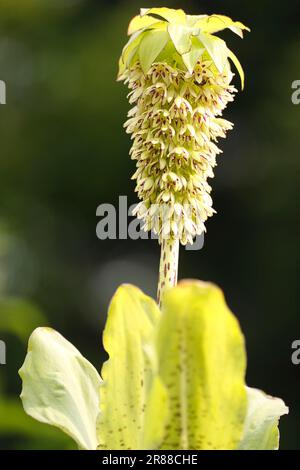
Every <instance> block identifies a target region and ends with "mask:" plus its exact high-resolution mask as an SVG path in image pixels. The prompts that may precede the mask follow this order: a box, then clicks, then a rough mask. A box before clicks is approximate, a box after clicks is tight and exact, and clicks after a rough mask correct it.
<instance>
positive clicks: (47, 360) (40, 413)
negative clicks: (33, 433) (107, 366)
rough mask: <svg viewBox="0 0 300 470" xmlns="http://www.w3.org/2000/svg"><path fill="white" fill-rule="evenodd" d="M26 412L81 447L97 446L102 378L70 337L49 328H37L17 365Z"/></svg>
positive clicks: (91, 447)
mask: <svg viewBox="0 0 300 470" xmlns="http://www.w3.org/2000/svg"><path fill="white" fill-rule="evenodd" d="M19 373H20V376H21V378H22V380H23V389H22V394H21V398H22V401H23V406H24V409H25V411H26V413H27V414H28V415H30V416H32V417H33V418H35V419H37V420H38V421H41V422H42V423H47V424H51V425H52V426H56V427H58V428H60V429H61V430H62V431H64V432H65V433H66V434H68V435H69V436H70V437H72V438H73V439H74V440H75V442H76V443H77V444H78V446H79V447H80V448H81V449H89V450H92V449H96V448H97V436H96V419H97V415H98V413H99V388H100V383H101V379H100V376H99V374H98V372H97V371H96V369H95V368H94V367H93V366H92V364H90V363H89V362H88V361H87V360H86V359H85V358H84V357H83V356H82V355H81V354H80V352H79V351H78V350H77V349H76V348H75V347H74V346H73V345H72V344H71V343H69V341H67V340H66V339H64V338H63V336H61V335H60V334H59V333H57V332H56V331H54V330H52V329H51V328H37V329H36V330H35V331H34V332H33V333H32V335H31V337H30V339H29V344H28V353H27V356H26V359H25V362H24V364H23V366H22V368H21V369H20V372H19Z"/></svg>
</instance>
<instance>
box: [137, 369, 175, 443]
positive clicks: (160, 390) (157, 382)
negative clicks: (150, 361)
mask: <svg viewBox="0 0 300 470" xmlns="http://www.w3.org/2000/svg"><path fill="white" fill-rule="evenodd" d="M168 416H169V401H168V393H167V390H166V387H165V386H164V385H163V383H162V381H161V379H160V378H159V377H158V376H154V378H153V382H152V385H151V388H150V392H149V395H148V399H147V406H146V412H145V421H144V431H143V445H142V447H143V449H148V450H151V449H157V448H158V447H159V446H160V445H161V443H162V441H163V438H164V435H165V428H166V424H167V419H168Z"/></svg>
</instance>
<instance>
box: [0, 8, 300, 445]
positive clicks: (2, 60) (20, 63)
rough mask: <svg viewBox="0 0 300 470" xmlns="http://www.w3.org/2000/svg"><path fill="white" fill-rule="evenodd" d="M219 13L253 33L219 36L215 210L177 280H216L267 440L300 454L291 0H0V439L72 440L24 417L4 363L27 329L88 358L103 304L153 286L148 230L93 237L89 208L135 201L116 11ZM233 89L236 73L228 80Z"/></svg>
mask: <svg viewBox="0 0 300 470" xmlns="http://www.w3.org/2000/svg"><path fill="white" fill-rule="evenodd" d="M150 6H169V7H175V8H177V7H183V8H184V9H185V10H186V11H187V12H188V13H194V14H201V13H223V14H226V15H229V16H231V17H233V18H234V19H239V20H241V21H243V22H244V23H245V24H247V25H249V26H250V27H251V29H252V32H251V34H247V35H246V38H245V39H244V41H240V40H239V38H237V37H233V35H232V34H227V33H224V34H223V35H222V36H223V37H224V38H225V39H226V40H228V42H229V44H230V46H231V48H232V49H233V50H234V51H235V52H236V53H237V55H238V56H239V58H240V60H241V62H242V64H243V65H244V68H245V71H246V88H245V91H244V92H243V93H240V94H239V95H238V96H237V98H236V100H235V102H234V103H233V104H232V105H231V106H230V107H229V109H228V110H227V111H226V112H225V117H227V118H228V119H229V120H231V121H233V122H234V123H235V128H234V130H233V131H232V132H231V133H229V135H228V138H227V140H226V142H222V143H221V146H222V148H223V150H224V154H223V155H222V156H221V157H220V158H219V166H218V168H217V171H216V178H215V180H214V181H213V187H214V194H213V197H214V207H215V208H216V210H217V215H216V216H215V217H213V218H212V219H211V220H210V221H209V222H208V224H207V229H208V233H207V235H206V238H205V245H204V248H203V249H202V250H201V251H184V250H182V251H181V261H180V277H181V278H184V277H195V278H200V279H203V280H212V281H214V282H216V283H218V284H219V285H220V286H221V287H222V288H223V289H224V291H225V295H226V298H227V301H228V303H229V305H230V307H231V308H232V310H233V311H234V312H235V313H236V315H237V316H238V318H239V320H240V322H241V325H242V328H243V331H244V333H245V336H246V340H247V351H248V373H247V380H248V383H249V385H251V386H256V387H259V388H262V389H263V390H265V391H267V392H268V393H270V394H274V395H276V396H280V397H282V398H283V399H284V400H285V401H286V403H287V404H288V405H289V406H290V415H289V416H287V417H284V418H283V419H282V421H281V436H282V437H281V448H283V449H300V436H299V432H298V426H299V424H300V399H299V391H300V365H299V366H298V367H297V366H294V365H292V363H291V353H292V350H291V343H292V341H293V340H294V339H299V337H300V315H299V305H300V299H299V294H300V289H299V265H300V259H299V253H300V250H299V247H298V242H299V233H298V229H299V209H298V203H299V196H300V187H299V170H300V159H299V144H300V105H298V106H296V105H293V104H292V102H291V94H292V89H291V84H292V82H293V81H294V80H296V79H298V80H299V79H300V54H299V49H300V31H299V17H300V4H299V2H297V1H296V0H294V1H289V2H286V4H285V5H284V6H283V4H282V2H273V1H271V0H251V1H250V0H249V1H243V2H241V1H238V0H224V1H217V0H216V1H208V0H206V1H204V0H203V1H202V0H201V1H196V0H194V1H185V2H183V1H181V2H180V1H169V2H167V3H166V2H163V1H161V2H160V3H159V4H157V3H156V2H152V1H148V0H147V4H146V5H144V4H141V3H139V2H137V1H130V0H127V1H117V0H114V1H112V0H109V1H107V2H104V1H95V0H94V1H92V0H22V1H20V0H0V79H2V80H4V81H5V82H6V86H7V104H6V105H4V106H0V142H1V157H0V339H2V340H5V341H6V344H7V365H5V366H3V365H2V366H0V448H1V449H24V448H26V449H46V448H47V449H48V448H49V449H56V448H72V443H71V442H70V441H69V440H68V439H67V438H65V437H64V436H63V435H62V434H61V433H60V432H58V431H55V430H53V429H50V428H48V427H47V426H44V425H40V424H38V423H35V422H34V421H33V420H31V419H30V418H28V417H26V416H25V414H24V413H23V410H22V407H21V404H20V401H19V399H18V395H19V393H20V386H21V384H20V379H19V377H18V375H17V370H18V369H19V367H20V366H21V364H22V362H23V360H24V357H25V352H26V343H27V340H28V336H29V334H30V332H31V331H32V330H33V328H35V327H36V326H38V325H45V324H48V325H51V326H52V327H54V328H55V329H57V330H59V331H60V332H61V333H62V334H64V335H65V336H66V337H67V338H68V339H69V340H70V341H72V342H73V343H74V344H75V345H76V346H77V347H78V348H79V349H80V351H81V352H82V353H83V354H84V355H85V356H86V357H88V358H89V359H90V360H91V361H92V362H93V364H94V365H95V366H96V367H97V368H99V367H100V364H101V362H102V360H103V357H104V355H103V351H102V347H101V331H102V328H103V325H104V322H105V317H106V311H107V306H108V302H109V299H110V297H111V295H112V294H113V292H114V290H115V289H116V287H117V286H118V285H119V284H120V283H121V282H124V281H126V282H132V283H135V284H137V285H138V286H140V287H141V288H142V289H144V290H145V291H146V292H147V293H149V294H151V295H153V296H154V295H155V290H156V281H157V270H158V260H159V248H158V246H157V243H156V242H155V241H150V240H149V241H147V240H146V241H145V240H144V241H143V240H138V241H130V240H111V241H100V240H98V239H97V237H96V224H97V222H98V220H99V219H97V217H96V208H97V206H98V205H99V204H101V203H103V202H110V203H114V204H116V203H117V202H118V196H119V195H128V196H129V203H134V202H136V200H135V195H134V191H133V190H134V185H133V183H132V182H131V181H130V176H131V174H132V173H133V170H134V163H133V162H131V161H130V159H129V157H128V151H129V147H130V140H129V138H128V136H127V135H126V134H125V132H124V130H123V128H122V123H123V122H124V121H125V118H126V112H127V110H128V104H127V100H126V93H127V91H126V89H125V87H124V86H123V85H122V84H120V83H116V81H115V78H116V73H117V60H118V57H119V54H120V51H121V48H122V46H123V45H124V43H125V40H126V28H127V24H128V22H129V19H130V18H131V17H132V16H133V15H135V14H137V12H138V9H139V7H150ZM236 83H237V84H238V80H236Z"/></svg>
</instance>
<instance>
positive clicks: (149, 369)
mask: <svg viewBox="0 0 300 470" xmlns="http://www.w3.org/2000/svg"><path fill="white" fill-rule="evenodd" d="M159 316H160V313H159V310H158V307H157V305H156V303H155V302H154V300H152V299H150V297H147V296H146V295H144V294H143V293H142V292H141V291H140V290H139V289H137V288H136V287H134V286H130V285H123V286H121V287H119V289H118V290H117V292H116V294H115V295H114V297H113V299H112V302H111V305H110V308H109V312H108V319H107V323H106V326H105V330H104V335H103V344H104V348H105V350H106V351H107V353H108V355H109V359H108V361H106V362H105V363H104V365H103V368H102V374H101V375H102V378H103V383H102V385H101V388H100V396H101V403H100V410H101V412H100V415H99V421H98V440H99V448H100V449H110V450H118V449H124V450H125V449H142V448H143V447H144V438H143V433H144V423H145V413H146V414H147V410H146V403H147V401H148V396H150V395H149V394H150V390H151V385H153V378H154V374H155V354H154V351H153V348H152V346H151V342H152V341H151V339H152V336H153V331H154V326H155V324H156V323H157V321H158V319H159ZM156 393H157V390H156ZM156 400H157V398H156V397H155V395H153V396H152V403H153V401H154V402H155V401H156ZM150 402H151V400H150ZM150 406H151V405H150ZM148 414H149V413H148ZM151 426H154V425H153V424H151ZM154 428H155V426H154ZM147 441H148V442H151V436H149V434H147Z"/></svg>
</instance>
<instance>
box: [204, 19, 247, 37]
mask: <svg viewBox="0 0 300 470" xmlns="http://www.w3.org/2000/svg"><path fill="white" fill-rule="evenodd" d="M195 26H199V27H200V28H201V30H202V31H204V32H206V33H217V32H218V31H222V30H223V29H226V28H229V29H230V30H231V31H233V32H234V33H236V34H237V35H238V36H240V37H243V30H247V31H250V29H249V28H248V27H247V26H245V25H244V24H243V23H241V22H240V21H233V20H232V19H231V18H229V17H228V16H224V15H210V16H206V17H204V18H201V19H199V20H198V21H197V22H196V23H195Z"/></svg>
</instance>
